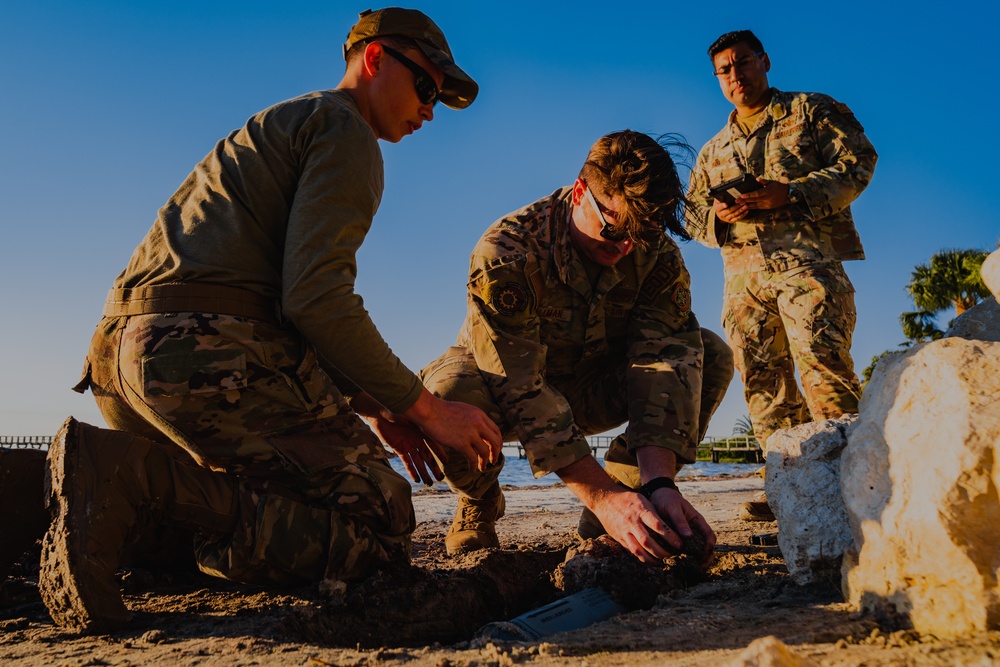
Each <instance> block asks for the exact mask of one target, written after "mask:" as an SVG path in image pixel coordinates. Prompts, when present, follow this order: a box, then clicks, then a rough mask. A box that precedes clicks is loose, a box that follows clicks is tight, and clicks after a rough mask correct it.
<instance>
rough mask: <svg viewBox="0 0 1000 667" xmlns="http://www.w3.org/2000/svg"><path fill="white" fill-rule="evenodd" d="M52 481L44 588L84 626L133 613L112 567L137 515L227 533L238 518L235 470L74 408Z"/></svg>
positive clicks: (97, 627) (67, 616)
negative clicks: (78, 416) (186, 458)
mask: <svg viewBox="0 0 1000 667" xmlns="http://www.w3.org/2000/svg"><path fill="white" fill-rule="evenodd" d="M46 490H47V492H48V498H47V501H48V503H49V509H50V511H51V512H52V524H51V526H50V527H49V531H48V532H47V533H46V534H45V539H44V541H43V543H42V559H41V572H40V574H39V582H38V583H39V589H40V592H41V596H42V601H43V602H44V603H45V606H46V607H47V608H48V610H49V614H50V615H51V616H52V620H54V621H55V622H56V624H58V625H60V626H63V627H66V628H70V629H74V630H78V631H81V632H93V633H100V632H107V631H110V630H114V629H116V628H120V627H122V626H123V625H125V624H126V623H127V622H128V621H129V620H130V618H131V614H129V611H128V609H126V608H125V603H124V602H123V600H122V595H121V591H120V589H119V584H118V579H117V577H116V576H115V572H116V570H118V568H119V566H120V565H121V560H122V554H123V551H124V548H125V546H126V544H127V543H128V542H129V541H130V540H132V539H134V537H135V532H136V530H137V529H138V528H139V527H140V524H143V523H147V522H149V521H156V522H163V523H167V524H176V525H184V526H189V527H199V528H204V529H206V530H209V531H213V532H226V531H228V530H231V529H232V525H233V522H234V521H235V497H236V494H235V484H234V482H233V481H232V480H231V479H230V478H229V477H227V476H225V475H219V474H216V473H211V472H208V471H205V470H202V469H200V468H195V467H193V466H183V465H180V464H179V463H178V462H177V461H175V460H174V459H172V458H171V457H170V456H168V455H167V454H166V453H165V452H164V450H162V449H161V448H160V447H159V446H157V445H156V443H154V442H152V441H151V440H147V439H145V438H142V437H140V436H136V435H133V434H130V433H126V432H124V431H111V430H108V429H102V428H97V427H95V426H90V425H89V424H83V423H80V422H78V421H76V420H75V419H73V418H72V417H70V418H69V419H67V420H66V422H65V423H64V424H63V426H62V428H61V429H60V430H59V433H58V434H57V435H56V437H55V440H54V441H53V442H52V445H51V447H50V449H49V470H48V477H47V484H46Z"/></svg>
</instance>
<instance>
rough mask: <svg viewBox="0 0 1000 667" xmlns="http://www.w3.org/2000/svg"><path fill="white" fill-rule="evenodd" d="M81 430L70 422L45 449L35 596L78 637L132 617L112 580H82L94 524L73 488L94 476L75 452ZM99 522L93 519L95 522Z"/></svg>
mask: <svg viewBox="0 0 1000 667" xmlns="http://www.w3.org/2000/svg"><path fill="white" fill-rule="evenodd" d="M82 426H83V425H81V424H80V423H79V422H77V421H76V420H75V419H73V418H72V417H70V418H69V419H67V420H66V422H65V423H64V424H63V425H62V427H61V428H60V429H59V433H58V434H57V435H56V437H55V439H54V440H53V441H52V444H51V445H50V447H49V467H48V471H47V472H46V475H45V491H46V500H47V503H48V506H49V511H50V512H52V515H53V516H52V524H51V525H50V526H49V530H48V532H47V533H45V538H44V539H43V540H42V558H41V568H40V572H39V577H38V587H39V592H40V593H41V596H42V601H43V602H44V603H45V607H46V608H47V609H48V610H49V614H50V615H51V616H52V620H53V621H55V623H56V624H57V625H59V626H62V627H65V628H69V629H72V630H77V631H79V632H83V633H102V632H108V631H111V630H116V629H119V628H121V627H123V626H125V625H126V624H127V623H128V622H129V621H130V620H131V619H132V615H131V614H130V613H129V611H128V609H126V608H125V603H124V601H123V600H122V597H121V592H120V591H119V589H118V583H117V581H116V580H114V577H113V574H112V575H111V576H109V578H110V579H111V580H110V581H100V580H96V579H95V578H94V577H92V576H86V573H87V572H88V571H89V570H92V569H93V567H94V566H93V565H92V564H90V563H88V560H89V559H88V554H87V549H86V544H87V532H88V530H89V526H90V525H91V524H92V523H95V517H93V516H92V514H93V512H94V511H95V509H98V508H94V507H93V506H92V504H93V503H92V499H91V498H89V497H87V494H86V493H85V492H84V491H83V490H82V489H81V488H80V485H79V484H74V483H73V480H74V477H75V475H76V474H77V473H74V472H73V471H84V470H88V469H89V470H94V469H95V465H94V462H93V461H89V460H84V458H85V456H84V454H83V452H82V451H81V448H80V446H79V438H80V437H81V433H80V431H81V429H82ZM97 518H99V517H97Z"/></svg>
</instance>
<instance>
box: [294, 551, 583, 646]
mask: <svg viewBox="0 0 1000 667" xmlns="http://www.w3.org/2000/svg"><path fill="white" fill-rule="evenodd" d="M564 556H565V552H564V551H562V550H556V551H487V552H478V553H477V554H470V555H469V556H466V557H465V559H466V562H467V561H468V560H470V559H472V560H475V561H477V562H475V563H474V564H473V565H471V566H468V567H462V568H458V569H448V570H432V569H427V568H423V567H412V566H406V567H396V568H393V569H387V570H383V571H380V572H378V573H376V574H375V575H374V576H372V577H370V578H369V579H367V580H365V581H363V582H361V583H360V584H357V585H354V586H351V587H350V589H348V590H347V591H346V594H344V595H342V596H340V595H338V593H339V590H337V591H334V598H335V599H333V600H331V601H329V602H326V603H319V604H314V605H309V606H305V607H294V608H291V609H289V610H288V611H287V614H286V616H285V618H284V620H283V622H282V625H281V629H282V630H283V631H285V632H287V633H288V634H290V635H291V636H293V637H295V638H297V639H299V640H301V641H310V642H315V643H318V644H325V645H329V646H357V645H360V646H362V647H370V648H375V647H379V646H393V645H395V646H425V645H427V644H433V643H435V642H437V643H441V644H449V643H454V642H457V641H462V640H467V639H469V638H471V637H472V636H473V635H474V634H475V632H476V630H478V629H479V628H480V627H482V626H483V625H485V624H486V623H489V622H490V621H496V620H501V619H507V618H510V617H512V616H516V615H518V614H520V613H522V612H525V611H528V610H530V609H533V608H535V607H537V606H540V605H543V604H546V603H547V602H550V601H552V600H554V599H555V598H556V597H557V595H558V594H559V591H558V590H557V589H556V588H555V586H554V585H553V584H552V581H551V576H550V573H551V571H552V569H553V568H555V567H556V565H558V564H559V563H560V562H561V561H562V560H563V558H564Z"/></svg>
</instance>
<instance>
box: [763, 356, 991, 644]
mask: <svg viewBox="0 0 1000 667" xmlns="http://www.w3.org/2000/svg"><path fill="white" fill-rule="evenodd" d="M998 458H1000V343H997V342H985V341H978V340H965V339H963V338H956V337H952V338H944V339H942V340H939V341H935V342H933V343H927V344H924V345H918V346H916V347H914V348H913V349H911V350H910V351H908V352H907V353H906V354H902V355H894V356H892V357H890V358H887V359H886V360H885V361H884V362H883V363H880V364H879V365H878V366H877V367H876V369H875V373H874V374H873V377H872V380H871V381H870V382H869V384H868V386H867V387H866V388H865V392H864V397H863V398H862V401H861V414H860V418H859V420H858V422H857V424H856V425H855V427H854V429H853V430H852V432H851V434H850V437H849V445H848V447H847V448H846V449H845V450H844V453H843V456H842V457H841V489H842V492H843V496H844V499H845V506H846V509H847V515H848V517H849V519H850V524H851V529H852V532H853V535H854V541H855V544H856V552H854V553H850V554H849V557H846V558H845V562H844V578H843V582H842V583H843V587H844V593H845V596H846V597H847V598H848V599H849V600H850V601H851V602H852V603H853V604H855V605H856V606H858V607H861V608H864V609H867V610H872V611H878V612H889V613H892V614H896V615H899V616H902V617H903V618H904V619H906V620H908V621H909V622H910V623H911V624H912V626H913V628H914V629H916V630H918V631H920V632H925V633H932V634H935V635H937V636H939V637H946V636H960V635H964V634H968V633H970V632H974V631H981V630H985V629H996V628H1000V587H998V576H1000V498H998V488H1000V463H998ZM779 525H780V520H779Z"/></svg>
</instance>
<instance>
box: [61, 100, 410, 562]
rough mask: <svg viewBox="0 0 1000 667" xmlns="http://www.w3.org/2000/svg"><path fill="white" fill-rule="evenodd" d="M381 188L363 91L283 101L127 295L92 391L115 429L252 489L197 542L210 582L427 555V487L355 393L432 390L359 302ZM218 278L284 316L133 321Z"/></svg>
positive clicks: (132, 267) (130, 279) (226, 160)
mask: <svg viewBox="0 0 1000 667" xmlns="http://www.w3.org/2000/svg"><path fill="white" fill-rule="evenodd" d="M306 175H308V178H306ZM382 183H383V178H382V159H381V153H380V151H379V148H378V143H377V141H376V138H375V136H374V134H373V133H372V131H371V129H370V128H369V126H368V125H367V123H366V122H365V121H364V119H363V118H362V117H361V115H360V113H359V112H358V110H357V107H356V106H355V104H354V102H353V100H352V99H351V98H350V96H349V95H347V94H346V93H344V92H342V91H325V92H320V93H313V94H311V95H306V96H303V97H300V98H297V99H294V100H289V101H287V102H283V103H281V104H279V105H276V106H274V107H272V108H270V109H267V110H265V111H263V112H261V113H259V114H257V115H256V116H254V117H253V118H251V119H250V120H249V121H248V122H247V124H246V126H245V127H244V128H242V129H241V130H237V131H235V132H233V133H232V134H231V135H230V136H229V137H228V138H226V139H224V140H222V141H220V142H219V144H218V145H217V146H216V148H215V150H214V151H212V152H211V153H210V154H209V155H208V156H207V157H206V158H205V159H204V160H203V161H202V162H201V163H200V164H199V165H198V166H197V167H196V168H195V170H194V172H193V173H192V174H191V176H190V177H189V178H188V179H187V180H186V181H185V182H184V183H183V184H182V186H181V188H180V189H179V190H178V191H177V193H176V194H175V195H174V196H173V197H172V198H171V200H170V201H169V202H168V203H167V205H166V206H165V207H164V208H163V209H161V211H160V214H159V216H158V217H157V220H156V222H155V223H154V225H153V228H152V230H151V231H150V232H149V234H148V235H147V236H146V238H145V239H144V240H143V242H142V243H141V244H140V245H139V247H138V248H137V249H136V251H135V253H134V254H133V256H132V261H131V262H130V264H129V266H128V267H127V268H126V269H125V270H124V271H123V272H122V274H121V275H120V276H119V277H118V279H117V280H116V282H115V286H114V289H113V290H112V295H113V296H112V298H111V299H110V300H109V304H108V306H106V310H105V314H106V317H105V318H104V319H103V320H102V321H101V322H100V324H99V325H98V327H97V331H96V332H95V334H94V337H93V340H92V343H91V348H90V352H89V354H88V362H87V368H86V370H85V376H84V378H83V380H82V381H81V383H80V384H79V385H78V386H77V389H78V390H80V391H82V390H83V389H85V388H86V387H87V386H90V387H92V388H93V391H94V394H95V397H96V399H97V402H98V405H99V406H100V408H101V411H102V413H103V414H104V416H105V418H106V420H107V421H108V423H109V425H110V426H111V427H112V428H116V429H120V430H127V431H131V432H133V433H137V434H140V435H143V436H145V437H148V438H150V439H152V440H155V441H157V442H158V443H161V444H164V446H165V447H166V446H168V444H166V443H173V445H176V447H175V448H174V450H173V451H174V454H175V455H176V458H177V459H178V461H179V463H180V464H181V465H184V466H187V467H189V468H190V469H191V470H190V471H189V472H190V475H188V476H187V477H185V479H191V480H194V481H192V482H191V483H192V484H196V483H198V482H197V480H199V479H207V478H205V477H204V476H205V475H213V476H214V475H225V476H227V478H228V479H231V481H232V484H233V485H234V486H237V487H238V497H239V502H238V503H237V505H238V506H237V507H236V508H235V510H234V509H232V508H230V507H218V508H214V510H215V511H218V512H229V511H234V512H235V513H236V517H234V519H235V521H234V522H235V525H236V528H235V531H234V533H233V534H232V535H201V536H199V538H198V543H197V545H196V552H197V557H198V562H199V566H200V567H201V568H202V569H203V570H205V571H207V572H210V573H213V574H217V575H220V576H224V577H227V578H230V579H234V580H238V581H253V582H265V581H279V582H287V581H302V580H319V579H321V578H332V579H340V580H350V579H353V578H357V577H360V576H363V575H364V574H366V573H368V572H369V571H370V570H371V568H372V567H374V566H376V565H377V564H378V563H380V562H386V561H394V560H405V559H407V558H408V557H409V547H410V534H411V532H412V531H413V529H414V527H415V521H414V516H413V508H412V505H411V502H410V485H409V483H408V482H407V481H406V480H405V479H404V478H403V477H402V476H400V475H399V474H397V473H396V472H394V471H393V470H392V469H391V467H390V466H389V465H388V464H387V461H386V459H387V457H388V454H387V452H386V451H385V450H384V449H383V447H382V445H381V443H380V442H379V440H378V438H377V437H376V436H375V434H374V433H373V432H372V431H371V430H370V429H369V428H368V426H367V425H366V424H365V423H364V422H363V421H362V420H361V419H360V417H359V416H358V415H357V414H356V413H355V412H354V411H353V410H352V409H351V407H350V405H349V404H348V401H347V398H346V397H345V393H346V394H349V393H351V392H354V391H357V389H358V387H357V386H356V385H355V384H354V383H353V382H351V381H349V380H347V377H348V376H349V377H352V378H358V379H359V380H360V381H363V382H364V389H365V390H366V391H368V392H369V393H370V394H371V395H372V396H374V397H375V398H376V399H377V400H379V401H381V402H382V403H383V404H384V405H386V406H387V407H389V408H390V409H392V410H395V411H403V410H405V409H406V408H408V407H409V406H410V405H412V404H413V402H414V401H415V400H416V398H417V397H418V395H419V392H420V391H421V386H420V383H419V380H418V379H417V377H416V375H415V374H413V373H412V372H410V371H409V370H407V369H406V368H405V367H404V366H403V365H402V363H401V362H400V361H399V360H398V359H397V358H396V357H395V355H393V354H392V352H391V351H390V350H389V348H388V346H387V345H386V344H385V342H384V341H383V340H382V338H381V336H380V335H379V334H378V331H377V330H376V329H375V327H374V325H373V324H372V322H371V320H370V318H369V317H368V314H367V312H366V311H365V310H364V308H363V306H362V304H361V299H360V297H358V296H357V295H356V294H355V293H354V290H353V282H354V275H355V274H356V266H355V259H354V257H355V253H356V251H357V249H358V247H359V246H360V244H361V242H362V241H363V240H364V237H365V234H366V233H367V231H368V228H369V227H370V225H371V222H372V216H373V215H374V213H375V210H376V208H377V206H378V203H379V200H380V198H381V194H382ZM206 285H208V286H211V285H223V286H233V285H235V286H239V287H240V288H242V289H243V290H245V292H246V293H247V294H248V297H250V299H249V300H250V301H255V302H263V303H265V304H268V303H269V304H271V305H272V306H273V308H272V312H271V313H270V314H269V316H268V314H266V313H265V314H264V315H262V316H261V317H243V316H236V314H234V313H227V312H226V307H225V306H223V305H221V304H222V300H219V303H220V307H219V308H218V309H216V310H211V309H209V308H207V307H205V308H200V309H193V308H191V307H188V308H184V307H182V306H178V305H177V303H181V304H183V302H184V299H183V298H180V299H179V300H178V301H175V302H173V303H171V302H169V300H167V299H163V300H160V301H157V299H156V298H148V299H145V303H144V304H139V305H142V306H143V308H138V310H137V313H136V314H133V311H130V310H129V308H130V307H131V305H133V304H134V303H135V302H137V301H142V300H143V299H132V300H131V301H126V299H127V298H130V297H128V295H133V296H134V295H136V294H141V293H143V290H149V289H154V288H163V287H164V286H166V287H170V288H176V287H178V286H180V287H184V286H195V287H199V286H201V287H204V286H206ZM220 289H221V288H220ZM230 289H231V288H230ZM279 303H280V314H279V305H278V304H279ZM320 303H321V304H322V305H323V307H322V308H321V307H319V306H318V305H317V304H320ZM193 310H197V311H199V312H191V311H193ZM202 311H203V312H202ZM319 360H322V361H323V364H324V368H321V367H320V362H319ZM331 375H333V377H335V378H336V383H335V381H334V380H333V379H331ZM150 473H151V474H155V471H150ZM213 479H214V478H213ZM178 493H179V495H181V496H183V495H184V493H185V490H184V489H180V490H179V492H178Z"/></svg>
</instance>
